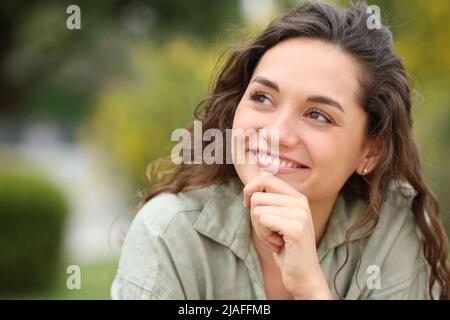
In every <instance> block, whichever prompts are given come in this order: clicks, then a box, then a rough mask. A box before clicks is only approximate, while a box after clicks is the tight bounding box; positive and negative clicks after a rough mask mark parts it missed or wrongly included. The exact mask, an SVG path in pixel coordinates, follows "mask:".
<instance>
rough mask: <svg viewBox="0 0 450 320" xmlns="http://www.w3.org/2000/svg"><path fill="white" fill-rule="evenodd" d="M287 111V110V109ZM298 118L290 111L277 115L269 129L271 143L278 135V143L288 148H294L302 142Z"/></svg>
mask: <svg viewBox="0 0 450 320" xmlns="http://www.w3.org/2000/svg"><path fill="white" fill-rule="evenodd" d="M286 109H287V108H286ZM296 120H297V116H296V115H294V114H293V113H292V112H289V110H284V111H281V112H279V113H278V114H276V116H275V118H274V122H273V124H272V125H270V126H269V127H268V129H269V132H271V134H269V136H270V141H271V142H272V141H273V140H274V139H276V137H275V136H274V135H278V143H279V145H280V146H285V147H286V148H289V149H290V148H294V147H295V146H296V145H297V144H298V143H299V140H300V137H299V132H298V129H299V128H298V122H297V121H296Z"/></svg>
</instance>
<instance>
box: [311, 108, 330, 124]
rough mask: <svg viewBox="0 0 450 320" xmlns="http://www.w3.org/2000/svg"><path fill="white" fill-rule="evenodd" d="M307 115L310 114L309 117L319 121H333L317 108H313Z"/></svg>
mask: <svg viewBox="0 0 450 320" xmlns="http://www.w3.org/2000/svg"><path fill="white" fill-rule="evenodd" d="M307 115H308V116H310V118H311V119H314V120H317V121H319V122H324V123H333V121H332V120H331V118H330V116H328V115H327V114H326V113H325V112H323V111H321V110H320V109H317V108H313V109H312V110H311V111H310V112H309V113H308V114H307Z"/></svg>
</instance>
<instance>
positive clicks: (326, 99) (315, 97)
mask: <svg viewBox="0 0 450 320" xmlns="http://www.w3.org/2000/svg"><path fill="white" fill-rule="evenodd" d="M252 82H257V83H260V84H262V85H264V86H266V87H269V88H272V89H274V90H275V91H277V92H280V88H279V87H278V85H277V84H276V83H275V82H273V81H271V80H269V79H267V78H263V77H255V79H253V80H252ZM306 101H311V102H316V103H321V104H326V105H329V106H332V107H336V108H338V109H339V110H341V111H342V112H343V113H345V111H344V108H342V106H341V104H340V103H339V102H337V101H336V100H334V99H332V98H330V97H326V96H322V95H312V96H309V97H308V98H307V99H306Z"/></svg>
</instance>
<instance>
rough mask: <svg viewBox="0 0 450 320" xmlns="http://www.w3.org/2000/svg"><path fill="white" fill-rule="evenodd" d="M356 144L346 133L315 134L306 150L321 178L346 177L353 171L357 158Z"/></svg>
mask: <svg viewBox="0 0 450 320" xmlns="http://www.w3.org/2000/svg"><path fill="white" fill-rule="evenodd" d="M357 146H358V144H357V143H356V142H355V141H353V140H351V137H350V136H348V135H338V134H334V135H332V136H330V135H329V134H328V133H327V134H322V135H320V134H317V133H316V134H315V135H314V136H311V139H310V140H309V143H308V150H309V152H310V155H311V158H312V160H313V163H314V166H315V168H316V169H317V173H318V174H319V175H321V178H326V177H330V178H331V177H334V178H337V179H341V178H343V179H346V178H347V177H348V175H349V174H350V173H351V172H353V171H354V166H355V163H356V159H357V158H358V155H359V153H358V150H357V149H358V147H357Z"/></svg>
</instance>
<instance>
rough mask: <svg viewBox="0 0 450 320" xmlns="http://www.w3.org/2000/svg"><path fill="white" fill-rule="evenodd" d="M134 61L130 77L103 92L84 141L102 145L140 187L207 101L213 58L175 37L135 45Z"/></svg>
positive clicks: (84, 131) (201, 48) (85, 129)
mask: <svg viewBox="0 0 450 320" xmlns="http://www.w3.org/2000/svg"><path fill="white" fill-rule="evenodd" d="M130 60H131V65H132V70H130V76H129V77H128V78H120V79H114V80H113V81H111V82H110V83H109V84H107V85H106V86H105V88H104V89H103V90H102V91H101V92H100V93H99V95H98V97H97V99H96V102H95V108H94V112H93V114H92V117H91V119H90V121H89V123H88V124H87V125H86V126H84V127H83V129H82V131H81V139H82V140H83V141H86V142H88V141H97V142H100V143H101V145H103V146H104V147H105V149H106V150H107V151H108V152H109V153H110V155H112V156H113V158H114V159H115V160H116V161H115V162H116V164H117V165H118V168H119V171H120V172H121V173H122V174H125V175H126V176H128V177H130V178H131V179H132V181H133V182H135V183H138V184H140V183H143V182H144V180H145V168H146V166H147V164H148V163H149V162H150V161H152V160H155V159H157V158H160V157H162V156H166V155H169V154H170V150H171V147H172V146H174V145H175V143H171V133H172V131H173V130H174V129H176V128H182V127H184V126H185V125H186V124H187V123H188V122H189V121H191V120H192V119H193V116H194V109H195V106H196V105H197V104H198V102H199V101H201V100H202V99H203V98H205V97H206V95H207V89H208V81H209V78H210V73H211V70H212V69H213V63H214V57H213V51H212V50H211V49H209V48H208V47H205V46H202V45H200V44H198V43H195V42H194V41H193V40H191V41H189V40H188V39H183V38H176V39H174V40H172V41H170V42H168V43H167V44H165V45H163V46H154V45H151V44H148V43H144V44H140V45H137V46H135V47H133V48H131V54H130Z"/></svg>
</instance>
